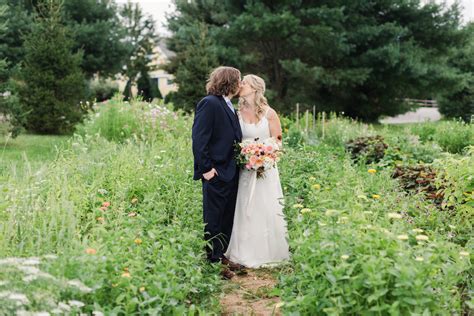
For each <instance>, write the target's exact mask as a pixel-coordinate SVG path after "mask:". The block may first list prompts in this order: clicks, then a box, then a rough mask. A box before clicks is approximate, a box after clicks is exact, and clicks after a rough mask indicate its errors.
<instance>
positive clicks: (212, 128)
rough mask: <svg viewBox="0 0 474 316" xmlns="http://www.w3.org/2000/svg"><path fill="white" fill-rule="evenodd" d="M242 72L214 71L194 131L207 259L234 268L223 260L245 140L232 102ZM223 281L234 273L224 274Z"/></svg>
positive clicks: (195, 162)
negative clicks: (237, 148) (238, 153)
mask: <svg viewBox="0 0 474 316" xmlns="http://www.w3.org/2000/svg"><path fill="white" fill-rule="evenodd" d="M240 85H241V79H240V71H239V70H238V69H236V68H232V67H218V68H216V69H214V70H213V71H212V73H211V75H210V77H209V79H208V82H207V85H206V90H207V94H208V95H207V96H206V97H205V98H203V99H202V100H201V101H199V103H198V104H197V106H196V113H195V117H194V124H193V129H192V141H193V155H194V180H201V181H202V194H203V215H204V216H203V217H204V224H205V227H204V232H205V239H206V241H207V242H208V247H207V249H206V251H207V259H208V260H209V261H210V262H222V263H224V264H225V265H228V266H229V268H232V267H231V263H230V262H229V261H228V260H227V259H226V258H225V257H224V253H225V251H226V250H227V245H228V244H229V240H230V235H231V233H232V225H233V221H234V210H235V203H236V198H237V188H238V182H239V171H238V168H237V164H236V161H235V157H234V144H235V143H236V142H241V141H242V130H241V129H240V124H239V120H238V118H237V114H236V112H235V109H234V107H233V106H232V103H231V102H230V100H231V99H232V98H233V97H235V96H237V95H238V93H239V90H240ZM222 275H223V277H224V278H227V279H229V278H231V277H232V276H233V272H231V271H230V270H229V269H227V268H226V269H224V270H223V271H222Z"/></svg>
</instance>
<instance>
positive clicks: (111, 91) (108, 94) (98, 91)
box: [89, 79, 119, 102]
mask: <svg viewBox="0 0 474 316" xmlns="http://www.w3.org/2000/svg"><path fill="white" fill-rule="evenodd" d="M118 92H119V86H118V84H117V83H115V82H113V81H111V80H108V79H99V80H91V81H90V82H89V95H90V97H89V98H90V99H92V100H94V101H95V102H103V101H106V100H109V99H112V97H113V96H114V95H115V94H117V93H118Z"/></svg>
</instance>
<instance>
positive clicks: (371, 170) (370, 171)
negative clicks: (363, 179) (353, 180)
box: [367, 169, 377, 174]
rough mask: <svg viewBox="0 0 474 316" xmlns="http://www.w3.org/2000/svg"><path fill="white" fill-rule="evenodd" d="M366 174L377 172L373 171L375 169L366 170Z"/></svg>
mask: <svg viewBox="0 0 474 316" xmlns="http://www.w3.org/2000/svg"><path fill="white" fill-rule="evenodd" d="M367 172H368V173H371V174H374V173H376V172H377V170H375V169H369V170H367Z"/></svg>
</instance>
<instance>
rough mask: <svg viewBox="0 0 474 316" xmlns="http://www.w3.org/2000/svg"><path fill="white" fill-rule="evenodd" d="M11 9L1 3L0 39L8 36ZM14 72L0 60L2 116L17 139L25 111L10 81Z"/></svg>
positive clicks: (5, 62)
mask: <svg viewBox="0 0 474 316" xmlns="http://www.w3.org/2000/svg"><path fill="white" fill-rule="evenodd" d="M8 12H9V7H8V5H6V4H5V3H4V2H3V4H2V2H0V39H3V38H4V37H5V36H6V33H7V30H8V28H9V26H10V25H9V22H10V21H9V19H8V18H7V17H8ZM11 72H12V70H11V69H10V68H9V67H8V63H7V60H6V59H4V58H3V59H0V116H1V117H2V119H6V121H7V122H8V123H9V124H8V125H9V126H8V131H9V132H11V133H12V136H13V137H16V136H17V135H18V134H19V132H20V130H21V127H22V124H23V123H24V119H25V115H26V113H25V111H24V110H23V109H22V107H21V106H20V103H19V102H18V97H17V95H16V93H15V91H14V87H13V84H12V82H11V80H10V75H11Z"/></svg>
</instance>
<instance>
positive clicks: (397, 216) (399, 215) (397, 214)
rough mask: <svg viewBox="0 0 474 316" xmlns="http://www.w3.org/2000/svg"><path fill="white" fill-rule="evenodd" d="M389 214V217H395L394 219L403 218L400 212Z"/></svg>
mask: <svg viewBox="0 0 474 316" xmlns="http://www.w3.org/2000/svg"><path fill="white" fill-rule="evenodd" d="M387 216H388V218H393V219H400V218H403V216H402V214H399V213H388V214H387Z"/></svg>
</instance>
